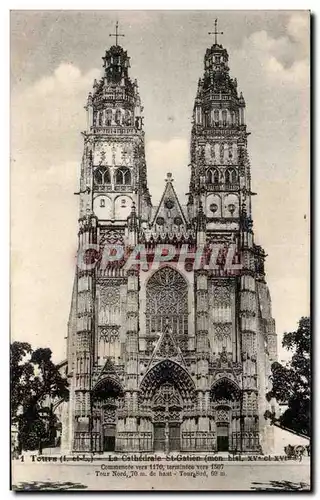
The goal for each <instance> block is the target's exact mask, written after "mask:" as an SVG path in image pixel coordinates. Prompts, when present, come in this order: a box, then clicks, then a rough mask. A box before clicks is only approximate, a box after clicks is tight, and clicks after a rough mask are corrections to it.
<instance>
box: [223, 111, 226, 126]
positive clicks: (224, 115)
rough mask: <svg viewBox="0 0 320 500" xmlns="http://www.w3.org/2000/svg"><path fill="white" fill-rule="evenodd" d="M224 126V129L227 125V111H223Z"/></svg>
mask: <svg viewBox="0 0 320 500" xmlns="http://www.w3.org/2000/svg"><path fill="white" fill-rule="evenodd" d="M222 125H223V126H224V127H226V125H227V112H226V110H225V109H224V110H223V111H222Z"/></svg>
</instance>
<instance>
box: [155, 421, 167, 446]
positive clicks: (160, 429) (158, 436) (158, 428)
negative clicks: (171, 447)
mask: <svg viewBox="0 0 320 500" xmlns="http://www.w3.org/2000/svg"><path fill="white" fill-rule="evenodd" d="M153 432H154V436H153V448H154V451H165V449H166V435H165V424H155V425H154V428H153Z"/></svg>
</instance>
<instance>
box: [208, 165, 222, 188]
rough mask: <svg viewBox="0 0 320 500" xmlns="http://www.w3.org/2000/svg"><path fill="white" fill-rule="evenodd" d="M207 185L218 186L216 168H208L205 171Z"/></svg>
mask: <svg viewBox="0 0 320 500" xmlns="http://www.w3.org/2000/svg"><path fill="white" fill-rule="evenodd" d="M207 182H208V184H219V172H218V170H217V169H216V168H209V169H208V171H207Z"/></svg>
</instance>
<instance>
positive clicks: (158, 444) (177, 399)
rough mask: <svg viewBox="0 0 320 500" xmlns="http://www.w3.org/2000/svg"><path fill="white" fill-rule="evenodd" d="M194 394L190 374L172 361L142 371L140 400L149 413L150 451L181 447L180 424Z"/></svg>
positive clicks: (167, 360)
mask: <svg viewBox="0 0 320 500" xmlns="http://www.w3.org/2000/svg"><path fill="white" fill-rule="evenodd" d="M194 394H195V386H194V382H193V380H192V378H191V377H190V375H189V374H188V372H187V371H186V370H185V369H184V368H183V367H182V366H181V365H180V364H178V363H175V362H174V361H171V360H169V359H166V360H164V361H161V362H159V363H157V364H156V365H154V366H153V367H152V368H151V370H149V371H148V372H147V373H146V375H145V377H144V378H143V380H142V382H141V386H140V400H141V404H142V405H143V407H144V408H145V409H146V410H148V411H149V414H150V418H151V423H152V427H153V449H154V451H158V452H165V453H169V452H170V451H179V450H181V448H182V446H181V424H182V421H183V419H184V414H185V409H186V408H190V406H191V404H192V402H193V401H194Z"/></svg>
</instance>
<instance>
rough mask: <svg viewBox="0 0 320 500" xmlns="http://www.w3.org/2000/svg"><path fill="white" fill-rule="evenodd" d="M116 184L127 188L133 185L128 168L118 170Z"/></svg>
mask: <svg viewBox="0 0 320 500" xmlns="http://www.w3.org/2000/svg"><path fill="white" fill-rule="evenodd" d="M116 184H118V185H119V184H120V185H126V186H129V185H130V184H131V172H130V170H129V169H128V168H118V170H117V171H116Z"/></svg>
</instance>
